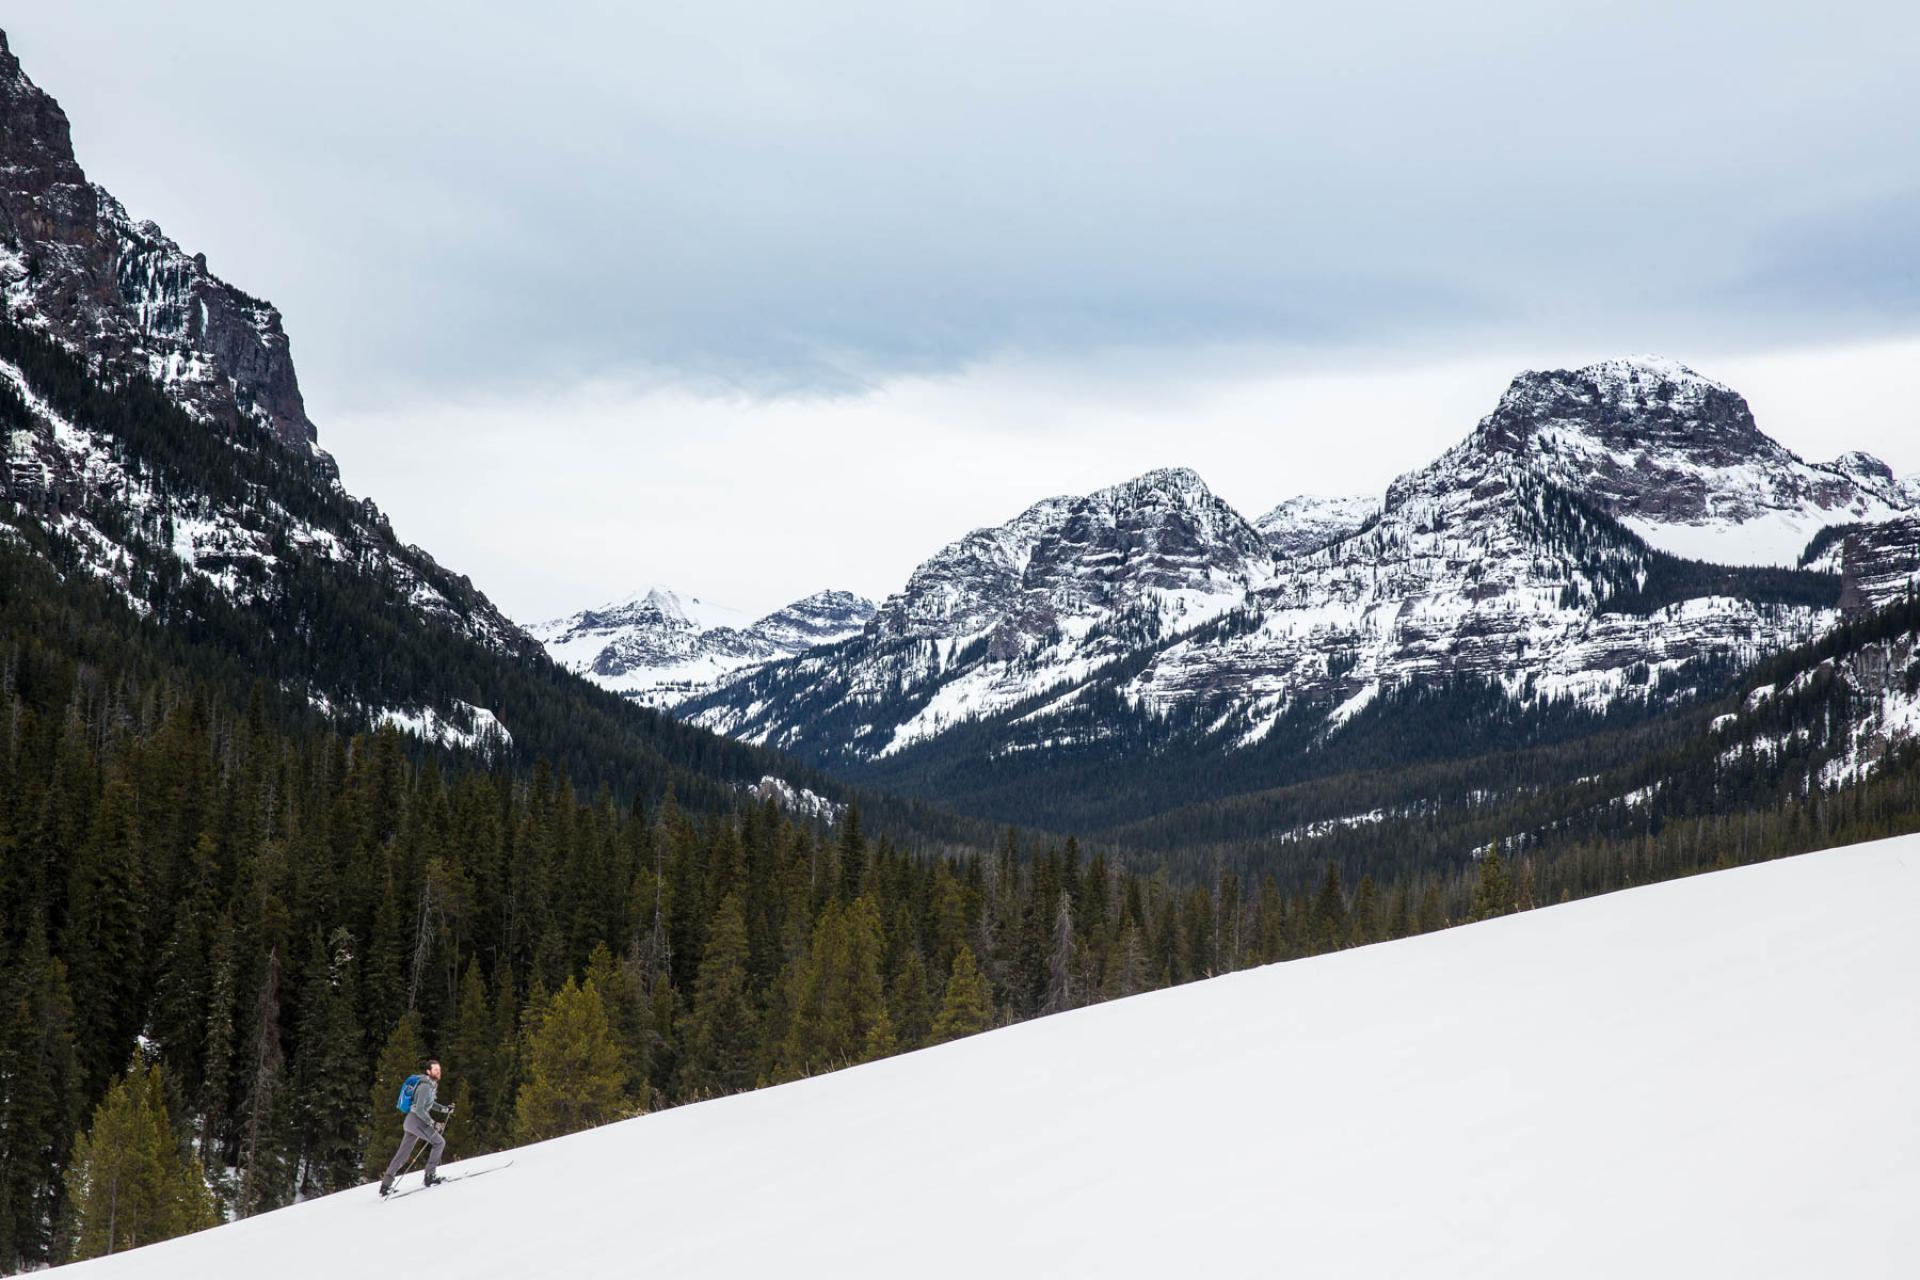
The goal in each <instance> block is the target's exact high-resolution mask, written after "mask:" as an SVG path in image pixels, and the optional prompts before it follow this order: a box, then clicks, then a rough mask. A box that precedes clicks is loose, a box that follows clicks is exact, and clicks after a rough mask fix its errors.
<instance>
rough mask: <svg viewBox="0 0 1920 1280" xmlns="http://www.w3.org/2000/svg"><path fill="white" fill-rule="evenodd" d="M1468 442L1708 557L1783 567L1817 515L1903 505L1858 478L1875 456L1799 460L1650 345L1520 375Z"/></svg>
mask: <svg viewBox="0 0 1920 1280" xmlns="http://www.w3.org/2000/svg"><path fill="white" fill-rule="evenodd" d="M1474 441H1475V443H1476V444H1477V446H1478V447H1480V448H1483V449H1487V450H1489V451H1495V452H1504V453H1510V454H1512V455H1513V456H1515V457H1516V458H1520V459H1522V460H1524V462H1525V463H1526V465H1527V467H1528V468H1529V469H1530V470H1532V471H1533V472H1535V473H1536V474H1538V475H1540V476H1541V477H1543V478H1545V479H1548V480H1551V481H1553V482H1554V483H1556V484H1559V485H1561V486H1564V487H1566V488H1569V489H1573V490H1576V491H1578V492H1579V493H1581V494H1583V495H1585V496H1586V497H1587V498H1588V499H1589V500H1591V501H1593V502H1596V503H1598V504H1599V505H1600V506H1601V507H1602V508H1603V509H1605V510H1606V511H1607V512H1608V513H1609V514H1611V515H1613V516H1615V517H1616V518H1618V519H1619V520H1620V521H1621V522H1622V523H1624V524H1626V525H1627V527H1628V528H1630V529H1632V530H1633V531H1634V532H1635V533H1638V534H1639V535H1640V536H1641V537H1643V538H1645V539H1646V540H1647V542H1648V543H1649V544H1650V545H1652V546H1654V547H1657V548H1659V549H1660V550H1662V551H1669V552H1672V553H1673V554H1674V555H1678V556H1683V557H1686V558H1688V559H1695V560H1706V561H1710V562H1712V563H1715V564H1742V565H1783V566H1791V565H1793V564H1795V563H1796V561H1797V558H1798V556H1799V554H1800V552H1801V550H1802V549H1804V548H1805V547H1806V545H1807V543H1808V541H1809V540H1810V539H1811V538H1812V537H1813V535H1814V534H1816V533H1818V532H1819V531H1820V529H1821V528H1823V527H1825V526H1827V525H1833V524H1844V523H1848V522H1851V521H1863V520H1880V519H1885V518H1887V517H1888V516H1891V515H1892V514H1894V513H1895V511H1897V510H1899V509H1900V508H1901V507H1903V506H1904V505H1906V504H1905V503H1904V502H1902V501H1900V500H1898V499H1897V498H1896V497H1895V495H1894V494H1893V493H1892V492H1891V489H1890V488H1885V489H1883V488H1882V487H1881V486H1879V485H1877V484H1875V483H1870V482H1869V483H1863V481H1862V477H1863V476H1868V475H1870V474H1871V473H1874V472H1876V471H1886V466H1885V464H1884V463H1880V462H1879V461H1878V460H1877V459H1873V458H1871V457H1870V456H1869V455H1866V454H1849V455H1845V456H1844V458H1843V459H1842V462H1841V463H1836V464H1830V465H1828V466H1824V467H1822V466H1814V465H1811V464H1809V463H1807V462H1804V461H1802V460H1801V459H1800V458H1799V457H1797V456H1796V455H1795V454H1794V453H1793V452H1792V451H1791V450H1789V449H1787V448H1786V447H1785V446H1783V445H1781V444H1780V443H1779V442H1778V441H1776V440H1774V439H1773V438H1772V437H1770V436H1767V435H1766V434H1764V433H1763V432H1762V431H1761V430H1760V429H1759V427H1758V426H1757V425H1756V424H1755V423H1754V420H1753V413H1752V411H1751V410H1750V409H1749V408H1748V407H1747V402H1746V401H1745V400H1744V399H1743V398H1741V396H1740V395H1739V394H1738V393H1737V392H1735V391H1733V390H1732V389H1731V388H1729V387H1727V386H1725V385H1723V384H1721V383H1718V382H1715V381H1713V380H1712V379H1711V378H1705V377H1702V376H1701V375H1700V374H1698V373H1695V372H1694V371H1693V370H1691V369H1689V368H1687V367H1686V366H1685V365H1682V364H1679V363H1677V362H1675V361H1672V360H1665V359H1661V358H1659V357H1656V356H1640V357H1633V358H1629V359H1622V360H1609V361H1603V362H1601V363H1599V364H1594V365H1589V366H1587V367H1586V368H1584V369H1577V370H1571V371H1569V370H1554V371H1551V372H1545V373H1524V374H1521V375H1520V376H1519V377H1517V378H1515V379H1514V380H1513V385H1512V386H1510V387H1508V389H1507V391H1506V394H1505V395H1503V396H1501V398H1500V403H1499V405H1498V406H1497V407H1496V408H1495V409H1494V411H1493V413H1491V414H1489V415H1488V416H1487V417H1486V418H1485V419H1484V420H1483V421H1482V422H1481V424H1480V426H1479V429H1478V430H1477V431H1476V432H1475V433H1474ZM1889 478H1890V473H1889Z"/></svg>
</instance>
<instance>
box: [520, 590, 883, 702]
mask: <svg viewBox="0 0 1920 1280" xmlns="http://www.w3.org/2000/svg"><path fill="white" fill-rule="evenodd" d="M873 612H874V606H873V602H872V601H870V600H866V599H864V598H862V597H860V596H857V595H854V594H853V593H852V592H848V591H821V592H816V593H815V594H813V595H810V596H807V597H806V598H805V599H802V600H796V601H794V602H793V603H792V604H790V605H787V606H786V607H785V608H782V609H778V610H776V611H774V612H773V613H770V614H768V615H767V616H766V617H764V618H760V619H758V620H757V621H756V620H753V619H752V615H750V614H747V613H743V612H742V611H740V610H738V609H734V608H730V607H728V606H726V605H722V604H716V603H715V602H713V601H710V600H706V599H703V598H701V597H699V596H692V595H686V594H683V593H681V592H677V591H674V590H672V589H671V588H668V587H661V586H651V587H646V588H643V589H642V590H640V591H637V592H635V593H634V594H633V595H631V596H628V597H627V598H626V599H624V600H620V601H616V602H614V603H612V604H606V605H602V606H600V607H599V608H596V609H585V610H582V611H581V612H579V613H576V614H572V615H569V616H568V617H565V618H556V619H553V620H552V621H550V622H543V623H540V624H538V625H536V626H533V627H529V628H528V631H529V633H530V634H531V635H532V636H533V637H534V639H536V640H538V641H539V642H540V643H541V645H542V646H544V647H545V648H546V651H547V654H548V656H550V657H551V658H552V659H553V660H554V661H555V662H558V663H559V664H560V665H561V666H563V667H565V668H567V669H568V670H569V671H574V672H577V673H579V674H581V675H584V676H586V677H587V678H588V679H590V680H593V681H594V682H595V683H597V684H600V685H603V686H605V687H606V688H609V689H612V690H614V691H616V692H618V693H623V694H625V695H627V696H628V697H630V698H633V699H634V700H635V701H638V702H642V703H645V704H647V705H650V706H663V707H664V706H672V705H674V704H676V703H678V702H680V701H682V700H684V699H685V698H687V697H690V696H692V695H693V694H694V693H698V692H702V691H705V690H707V689H709V688H711V687H713V685H714V684H716V683H718V682H719V681H721V680H722V679H725V678H727V677H729V676H731V675H734V674H737V673H739V672H740V671H743V670H750V669H753V668H755V667H759V666H761V665H763V664H765V663H767V662H771V661H774V660H776V659H779V658H788V657H792V656H794V655H795V654H798V653H803V652H805V651H806V650H808V649H810V648H813V647H814V646H816V645H823V644H834V643H837V642H839V641H841V640H844V639H846V638H847V637H848V636H852V635H857V634H859V633H860V631H861V630H862V629H863V628H864V627H865V626H866V624H867V620H868V619H869V618H871V617H872V616H873Z"/></svg>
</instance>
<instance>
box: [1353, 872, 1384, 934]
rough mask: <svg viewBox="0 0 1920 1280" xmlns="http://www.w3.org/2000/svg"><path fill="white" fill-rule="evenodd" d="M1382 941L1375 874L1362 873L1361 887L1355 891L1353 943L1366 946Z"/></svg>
mask: <svg viewBox="0 0 1920 1280" xmlns="http://www.w3.org/2000/svg"><path fill="white" fill-rule="evenodd" d="M1378 941H1380V903H1379V898H1378V895H1377V893H1376V891H1375V890H1374V887H1373V876H1372V875H1362V876H1361V877H1360V887H1359V888H1357V889H1355V890H1354V891H1353V945H1354V946H1356V947H1364V946H1366V945H1367V944H1368V943H1370V942H1378Z"/></svg>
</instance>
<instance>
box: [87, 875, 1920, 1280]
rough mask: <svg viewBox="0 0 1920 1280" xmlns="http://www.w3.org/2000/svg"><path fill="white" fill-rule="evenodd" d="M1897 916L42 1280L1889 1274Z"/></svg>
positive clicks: (1376, 965) (1037, 1076)
mask: <svg viewBox="0 0 1920 1280" xmlns="http://www.w3.org/2000/svg"><path fill="white" fill-rule="evenodd" d="M1917 910H1920V837H1907V838H1903V839H1899V840H1892V841H1884V842H1880V843H1877V844H1871V845H1863V846H1857V847H1854V848H1849V849H1841V850H1833V851H1829V852H1825V853H1819V854H1811V855H1808V856H1805V857H1802V858H1796V859H1790V860H1787V861H1782V862H1776V863H1771V864H1767V865H1762V866H1755V867H1747V868H1742V869H1739V870H1734V871H1728V872H1723V873H1720V874H1717V875H1710V876H1701V877H1696V878H1694V879H1690V880H1682V881H1677V882H1674V883H1670V884H1665V885H1658V886H1654V887H1651V888H1645V889H1638V890H1632V891H1629V892H1625V893H1619V894H1614V895H1611V896H1609V897H1604V898H1598V899H1592V900H1589V901H1585V902H1580V903H1574V904H1571V905H1567V906H1560V907H1553V908H1548V909H1545V910H1540V911H1535V912H1530V913H1527V914H1524V915H1519V916H1513V917H1508V918H1506V919H1502V920H1497V921H1493V922H1491V923H1487V924H1483V925H1476V926H1471V927H1468V928H1462V929H1455V930H1451V931H1448V932H1445V933H1440V934H1432V935H1428V936H1425V937H1422V938H1415V939H1411V940H1408V941H1404V942H1397V943H1388V944H1385V945H1381V946H1376V947H1369V948H1366V949H1363V950H1359V951H1349V952H1344V953H1340V954H1336V955H1331V956H1325V957H1321V958H1318V959H1313V960H1304V961H1298V962H1295V963H1292V964H1286V965H1279V966H1275V967H1271V968H1267V969H1261V970H1255V971H1251V972H1246V973H1241V974H1236V975H1233V976H1230V977H1224V978H1219V979H1215V980H1213V981H1209V982H1203V983H1198V984H1195V985H1192V986H1187V987H1181V988H1175V989H1173V990H1169V991H1163V992H1158V993H1155V994H1152V995H1146V996H1139V997H1135V998H1133V999H1129V1000H1124V1001H1120V1002H1117V1003H1114V1004H1109V1005H1104V1006H1099V1007H1096V1008H1092V1009H1087V1010H1082V1011H1079V1012H1075V1013H1069V1014H1065V1015H1061V1016H1058V1017H1054V1018H1049V1019H1045V1020H1042V1021H1039V1022H1033V1023H1028V1024H1025V1025H1022V1026H1019V1027H1014V1028H1011V1029H1008V1030H1004V1031H999V1032H994V1033H990V1034H988V1035H984V1036H979V1037H976V1038H974V1039H972V1040H967V1041H962V1042H959V1043H957V1044H953V1045H948V1046H945V1047H942V1048H937V1049H931V1050H925V1051H922V1052H919V1053H915V1054H910V1055H907V1056H905V1057H901V1058H896V1059H893V1060H890V1061H886V1062H881V1063H875V1064H872V1065H869V1066H864V1067H859V1068H856V1069H853V1070H850V1071H845V1072H841V1073H839V1074H836V1075H831V1076H826V1077H822V1078H818V1079H814V1080H810V1081H805V1082H802V1083H799V1084H794V1085H788V1086H785V1087H782V1088H778V1089H771V1090H766V1091H763V1092H760V1093H756V1094H748V1095H743V1096H740V1097H736V1098H730V1099H724V1100H721V1101H718V1102H711V1103H705V1104H701V1105H698V1106H691V1107H685V1108H682V1109H679V1110H675V1111H668V1112H664V1113H661V1114H659V1115H655V1116H651V1117H647V1118H644V1119H641V1120H636V1121H631V1122H628V1123H625V1124H620V1125H613V1126H609V1127H607V1128H604V1129H601V1130H598V1131H595V1132H592V1133H588V1134H583V1135H577V1136H575V1137H572V1138H566V1139H561V1140H559V1141H556V1142H551V1143H546V1144H543V1145H540V1146H536V1147H530V1148H526V1149H523V1150H521V1151H519V1152H518V1153H516V1155H517V1163H516V1164H515V1165H514V1167H513V1168H512V1169H510V1170H507V1171H505V1172H501V1173H496V1174H494V1175H492V1176H490V1177H486V1178H481V1179H478V1180H475V1181H472V1182H468V1183H466V1184H464V1185H455V1186H450V1187H447V1188H444V1189H441V1190H436V1191H431V1192H428V1193H426V1194H424V1195H417V1196H412V1197H409V1198H407V1199H404V1200H400V1201H397V1202H394V1203H391V1204H382V1203H380V1202H379V1201H378V1199H377V1198H376V1196H375V1194H374V1192H373V1189H372V1188H370V1187H362V1188H359V1189H356V1190H354V1191H349V1192H345V1193H342V1194H340V1195H337V1196H333V1197H329V1198H327V1199H325V1200H321V1201H317V1202H313V1203H309V1204H305V1205H300V1206H296V1207H294V1208H291V1209H287V1210H283V1211H281V1212H278V1213H273V1214H269V1215H266V1216H264V1217H261V1218H257V1219H253V1220H251V1221H248V1222H244V1223H241V1224H239V1225H237V1226H231V1227H225V1228H221V1229H218V1230H215V1231H212V1232H208V1233H205V1234H203V1235H200V1236H197V1237H190V1238H187V1239H185V1240H179V1241H173V1242H169V1243H167V1244H163V1245H159V1246H156V1247H153V1248H150V1249H143V1250H139V1251H137V1252H134V1253H131V1254H127V1255H123V1256H121V1257H119V1258H113V1259H108V1260H105V1261H102V1262H99V1263H96V1264H89V1265H88V1266H86V1267H82V1268H77V1269H75V1271H74V1272H73V1274H74V1275H76V1276H77V1277H98V1278H100V1280H107V1278H108V1277H122V1276H124V1277H140V1280H176V1278H177V1280H201V1278H202V1277H206V1276H216V1275H217V1276H241V1275H247V1276H263V1275H271V1276H275V1277H277V1278H278V1280H300V1278H303V1277H315V1278H316V1280H318V1278H321V1277H325V1278H327V1280H333V1278H334V1277H339V1276H348V1275H362V1274H368V1273H369V1270H370V1268H371V1269H377V1271H378V1273H379V1274H383V1275H384V1274H393V1275H408V1276H423V1275H432V1276H445V1277H458V1278H459V1280H507V1278H512V1280H526V1278H529V1277H539V1276H557V1275H579V1276H600V1275H637V1276H660V1277H666V1276H729V1277H730V1276H764V1275H772V1274H781V1275H794V1276H824V1275H838V1276H903V1275H913V1276H954V1277H967V1278H968V1280H977V1278H978V1277H980V1276H982V1275H1005V1276H1096V1275H1097V1276H1107V1277H1122V1276H1143V1277H1144V1276H1153V1277H1164V1276H1190V1275H1227V1276H1253V1275H1281V1274H1289V1275H1306V1276H1331V1275H1339V1276H1356V1277H1369V1276H1382V1277H1384V1276H1415V1275H1417V1276H1423V1277H1449V1276H1463V1277H1464V1276H1472V1277H1486V1276H1529V1277H1532V1276H1555V1277H1570V1276H1596V1277H1599V1276H1605V1277H1618V1276H1626V1275H1656V1276H1682V1275H1689V1276H1691V1275H1722V1276H1742V1277H1756V1276H1783V1277H1784V1276H1794V1277H1799V1276H1811V1275H1834V1276H1838V1275H1844V1276H1849V1277H1881V1276H1901V1275H1911V1274H1912V1269H1913V1266H1914V1262H1915V1259H1916V1258H1920V1214H1916V1213H1915V1212H1914V1211H1913V1204H1914V1201H1915V1197H1916V1195H1920V1164H1916V1163H1915V1161H1914V1159H1913V1153H1914V1152H1915V1151H1920V1107H1915V1106H1914V1105H1912V1096H1913V1083H1912V1082H1913V1064H1914V1063H1915V1062H1916V1061H1920V1018H1916V1017H1915V1015H1914V1006H1913V993H1912V975H1913V974H1914V973H1915V972H1916V971H1920V930H1915V929H1914V928H1913V927H1912V921H1913V918H1914V914H1915V912H1916V911H1917ZM449 1067H450V1069H451V1070H452V1071H453V1072H455V1073H456V1074H457V1072H458V1070H459V1064H458V1063H450V1064H449ZM500 1158H501V1157H487V1158H483V1159H481V1160H478V1161H474V1162H472V1164H471V1167H480V1166H482V1165H485V1164H488V1163H492V1162H494V1161H496V1160H498V1159H500Z"/></svg>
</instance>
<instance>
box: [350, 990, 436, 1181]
mask: <svg viewBox="0 0 1920 1280" xmlns="http://www.w3.org/2000/svg"><path fill="white" fill-rule="evenodd" d="M425 1052H426V1051H425V1050H424V1049H422V1048H421V1047H420V1023H419V1019H418V1018H416V1017H415V1016H414V1015H413V1014H412V1013H405V1014H402V1015H401V1016H400V1020H399V1021H398V1022H396V1023H395V1024H394V1026H393V1030H392V1031H391V1032H389V1033H388V1035H387V1042H386V1044H384V1045H382V1046H381V1048H380V1057H379V1058H378V1059H377V1060H376V1061H375V1063H374V1068H373V1088H372V1091H371V1095H370V1097H369V1098H368V1100H367V1109H366V1111H364V1112H362V1113H361V1114H362V1116H363V1125H364V1127H363V1129H362V1133H363V1135H364V1136H363V1138H362V1140H361V1143H360V1148H361V1150H363V1151H365V1152H366V1153H367V1159H366V1167H367V1169H368V1170H373V1169H376V1168H382V1167H384V1166H385V1164H386V1160H387V1156H388V1155H389V1154H390V1153H391V1150H392V1144H396V1143H398V1142H399V1141H400V1125H401V1121H402V1117H401V1115H400V1113H399V1111H398V1109H397V1107H396V1105H395V1104H397V1103H398V1102H399V1100H400V1086H401V1085H403V1084H405V1083H406V1082H407V1077H408V1076H410V1075H413V1074H415V1073H416V1072H418V1071H419V1070H420V1068H421V1067H422V1066H423V1065H425V1064H424V1062H423V1058H424V1056H425Z"/></svg>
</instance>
